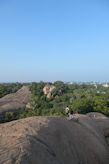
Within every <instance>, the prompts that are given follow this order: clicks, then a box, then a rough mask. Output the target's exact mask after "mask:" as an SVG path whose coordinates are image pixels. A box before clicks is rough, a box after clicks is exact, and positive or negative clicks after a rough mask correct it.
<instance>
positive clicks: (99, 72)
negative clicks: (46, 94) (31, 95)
mask: <svg viewBox="0 0 109 164" xmlns="http://www.w3.org/2000/svg"><path fill="white" fill-rule="evenodd" d="M56 80H61V81H76V82H79V81H83V82H87V81H97V82H104V81H106V82H109V1H108V0H0V82H31V81H56Z"/></svg>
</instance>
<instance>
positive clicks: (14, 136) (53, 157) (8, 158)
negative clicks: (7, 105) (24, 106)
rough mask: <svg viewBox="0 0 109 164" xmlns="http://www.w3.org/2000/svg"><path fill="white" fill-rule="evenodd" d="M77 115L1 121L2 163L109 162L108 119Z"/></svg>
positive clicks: (98, 116) (92, 115)
mask: <svg viewBox="0 0 109 164" xmlns="http://www.w3.org/2000/svg"><path fill="white" fill-rule="evenodd" d="M94 115H96V116H94ZM75 117H76V118H78V121H74V120H70V121H69V120H68V119H67V118H64V117H30V118H26V119H21V120H17V121H12V122H10V123H5V124H0V164H109V118H106V117H105V116H103V115H101V114H97V113H95V114H94V113H91V114H90V115H75Z"/></svg>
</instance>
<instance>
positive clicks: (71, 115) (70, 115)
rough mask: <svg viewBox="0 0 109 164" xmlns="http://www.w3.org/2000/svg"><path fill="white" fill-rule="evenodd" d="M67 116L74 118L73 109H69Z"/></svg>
mask: <svg viewBox="0 0 109 164" xmlns="http://www.w3.org/2000/svg"><path fill="white" fill-rule="evenodd" d="M68 116H69V119H72V118H74V116H73V110H71V111H70V113H69V114H68Z"/></svg>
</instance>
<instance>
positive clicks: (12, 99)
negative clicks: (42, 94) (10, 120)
mask: <svg viewBox="0 0 109 164" xmlns="http://www.w3.org/2000/svg"><path fill="white" fill-rule="evenodd" d="M30 98H31V92H30V91H29V87H28V86H23V87H22V88H21V89H19V90H18V91H17V92H16V93H12V94H8V95H6V96H4V97H3V98H1V99H0V114H3V113H5V112H10V111H12V112H15V111H17V110H19V109H21V108H23V107H25V106H26V104H27V103H28V101H29V99H30Z"/></svg>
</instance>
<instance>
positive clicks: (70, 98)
mask: <svg viewBox="0 0 109 164" xmlns="http://www.w3.org/2000/svg"><path fill="white" fill-rule="evenodd" d="M46 84H47V83H44V82H42V81H41V82H39V83H35V82H33V83H31V84H29V85H30V90H31V92H32V98H31V100H30V102H29V104H30V109H25V108H23V109H21V110H20V111H19V112H17V113H13V112H7V113H6V114H5V117H4V119H3V120H1V122H6V121H11V120H14V119H21V118H26V117H31V116H64V115H65V108H66V106H67V105H68V106H69V108H70V110H73V111H74V113H81V114H86V113H88V112H100V113H103V114H105V115H107V116H109V88H104V87H103V86H102V85H100V84H99V85H98V87H97V88H96V87H95V86H94V85H91V84H76V83H74V84H65V83H63V82H61V81H56V82H55V83H54V84H51V83H49V85H54V86H55V87H56V88H55V89H54V90H53V91H52V92H51V95H52V96H51V97H50V98H49V99H48V98H47V97H46V96H47V95H44V93H43V88H44V86H45V85H46ZM21 86H22V85H20V84H19V83H18V84H9V85H0V96H1V97H2V96H3V95H6V93H10V92H14V91H16V90H17V89H18V88H19V87H21Z"/></svg>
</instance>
